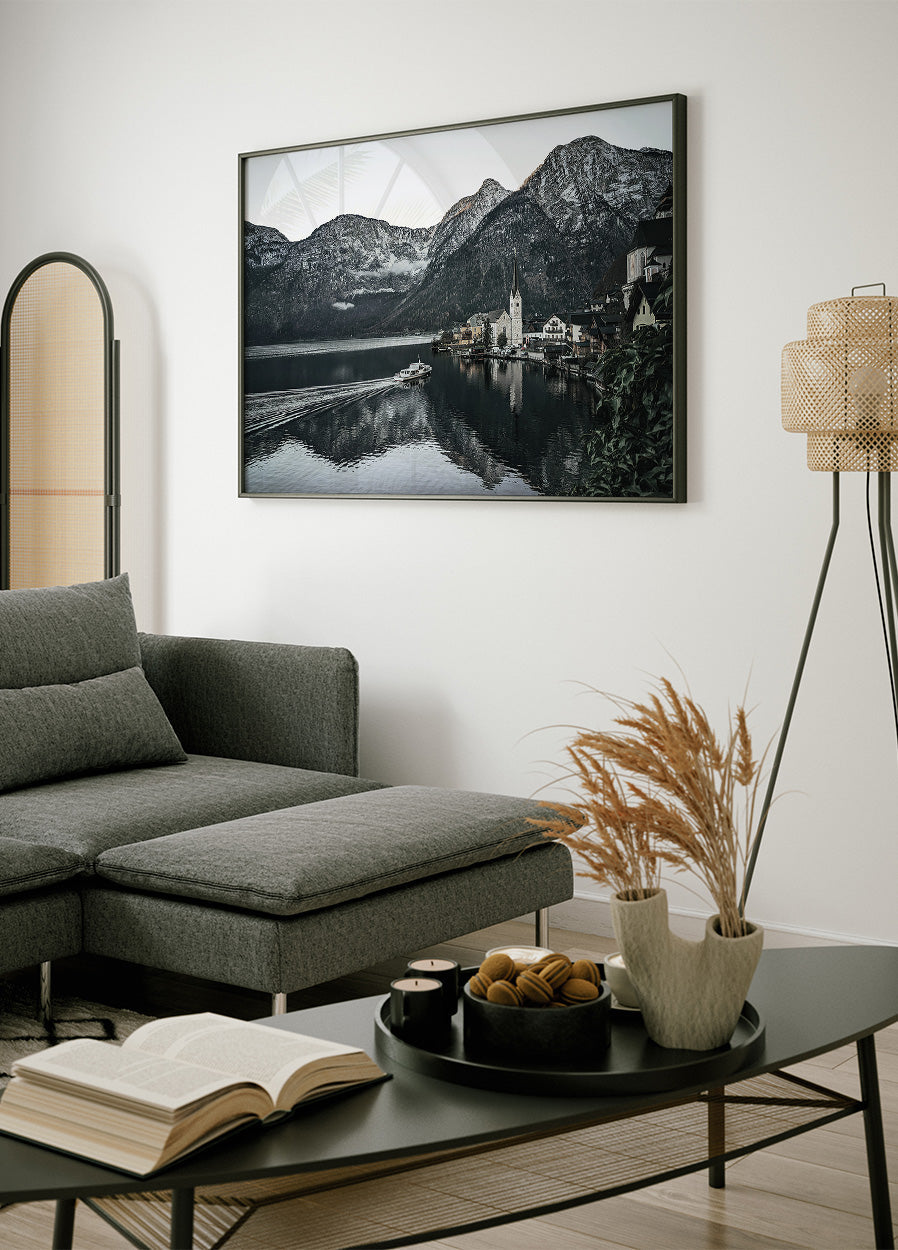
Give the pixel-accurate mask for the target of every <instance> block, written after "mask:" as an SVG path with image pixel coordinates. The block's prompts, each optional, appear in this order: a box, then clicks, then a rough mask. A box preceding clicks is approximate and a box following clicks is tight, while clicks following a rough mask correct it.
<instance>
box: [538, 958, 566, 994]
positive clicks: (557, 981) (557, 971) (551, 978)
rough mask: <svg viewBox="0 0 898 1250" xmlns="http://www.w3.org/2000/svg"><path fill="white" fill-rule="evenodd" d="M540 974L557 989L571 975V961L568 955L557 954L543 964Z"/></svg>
mask: <svg viewBox="0 0 898 1250" xmlns="http://www.w3.org/2000/svg"><path fill="white" fill-rule="evenodd" d="M539 975H540V976H541V977H542V979H543V980H544V981H547V982H548V983H549V985H551V987H552V989H553V990H557V989H558V987H559V986H560V985H563V984H564V983H565V981H566V980H567V979H568V977H569V976H570V975H571V961H570V960H569V959H568V957H567V955H556V956H555V958H554V959H550V960H549V962H548V963H546V964H543V966H542V967H541V968H540V969H539Z"/></svg>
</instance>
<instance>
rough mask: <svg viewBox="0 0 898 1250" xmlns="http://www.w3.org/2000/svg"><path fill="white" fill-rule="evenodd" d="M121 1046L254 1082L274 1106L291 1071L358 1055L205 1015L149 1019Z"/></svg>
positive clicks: (335, 1044)
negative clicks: (320, 1061)
mask: <svg viewBox="0 0 898 1250" xmlns="http://www.w3.org/2000/svg"><path fill="white" fill-rule="evenodd" d="M124 1047H125V1049H129V1048H130V1049H135V1050H140V1051H142V1052H145V1053H147V1054H155V1055H163V1056H165V1057H166V1058H168V1059H178V1060H182V1061H183V1062H186V1063H193V1064H198V1065H200V1066H202V1067H205V1068H211V1069H213V1070H215V1071H216V1072H222V1073H228V1074H229V1075H232V1076H241V1077H243V1078H244V1079H247V1080H253V1081H257V1082H258V1083H259V1084H260V1085H261V1086H263V1088H264V1089H266V1090H267V1092H268V1093H269V1095H270V1096H271V1100H272V1102H277V1100H278V1096H279V1094H280V1091H281V1088H282V1087H283V1085H284V1083H285V1082H286V1081H287V1080H288V1079H289V1077H290V1076H291V1075H292V1074H293V1073H294V1072H295V1071H296V1070H297V1069H299V1068H301V1067H305V1066H306V1065H308V1064H312V1063H314V1062H315V1061H316V1060H319V1059H332V1058H334V1057H335V1056H342V1055H358V1054H359V1053H360V1052H359V1051H358V1050H357V1048H356V1047H354V1046H343V1045H342V1044H340V1043H339V1042H327V1041H322V1040H321V1039H320V1038H317V1037H306V1036H304V1035H303V1034H300V1033H288V1032H286V1031H285V1030H283V1029H272V1028H268V1027H267V1026H266V1025H264V1024H256V1023H254V1022H253V1021H247V1020H233V1019H231V1018H230V1017H229V1016H220V1015H217V1014H216V1013H215V1012H211V1011H206V1012H199V1013H197V1014H196V1015H190V1016H175V1017H172V1018H170V1019H163V1020H153V1021H151V1022H150V1023H149V1024H144V1025H141V1027H140V1028H139V1029H137V1030H136V1031H135V1032H134V1033H132V1034H131V1036H130V1037H129V1038H128V1039H127V1041H126V1042H125V1043H124Z"/></svg>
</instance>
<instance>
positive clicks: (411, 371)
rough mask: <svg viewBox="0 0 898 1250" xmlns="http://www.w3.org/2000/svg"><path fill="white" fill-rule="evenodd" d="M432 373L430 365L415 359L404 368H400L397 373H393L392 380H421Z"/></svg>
mask: <svg viewBox="0 0 898 1250" xmlns="http://www.w3.org/2000/svg"><path fill="white" fill-rule="evenodd" d="M432 373H433V366H432V365H425V363H424V361H423V360H416V361H415V362H414V363H413V364H410V365H406V367H405V368H404V369H400V370H399V372H398V373H394V374H393V381H394V382H421V381H423V380H424V378H429V377H430V375H431V374H432Z"/></svg>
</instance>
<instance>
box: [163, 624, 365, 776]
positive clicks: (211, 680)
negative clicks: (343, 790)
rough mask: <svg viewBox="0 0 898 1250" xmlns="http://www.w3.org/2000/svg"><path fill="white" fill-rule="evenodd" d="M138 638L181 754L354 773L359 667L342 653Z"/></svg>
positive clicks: (206, 640)
mask: <svg viewBox="0 0 898 1250" xmlns="http://www.w3.org/2000/svg"><path fill="white" fill-rule="evenodd" d="M139 638H140V649H141V656H142V661H143V667H144V671H145V672H146V675H147V680H148V681H149V683H150V685H151V686H152V687H153V689H154V690H155V692H156V696H157V698H158V699H159V701H160V703H161V704H162V706H163V707H164V708H165V711H166V714H167V716H168V718H169V720H170V721H171V723H172V726H173V727H174V730H175V732H176V733H177V735H178V737H179V738H180V739H181V743H182V745H183V747H184V750H185V751H187V752H188V753H191V754H196V755H220V756H227V757H228V758H231V759H244V760H256V761H258V762H260V763H265V764H285V765H288V766H290V767H293V768H308V769H312V770H314V771H316V772H329V773H343V774H345V775H348V776H352V777H355V776H357V775H358V714H359V700H358V665H357V663H356V660H355V657H354V656H353V655H352V654H351V653H350V652H349V651H347V650H346V649H345V648H343V647H301V646H291V645H289V644H286V643H267V642H235V641H227V640H224V639H217V638H181V637H176V636H170V635H163V634H140V635H139Z"/></svg>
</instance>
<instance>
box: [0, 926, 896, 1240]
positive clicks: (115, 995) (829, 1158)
mask: <svg viewBox="0 0 898 1250" xmlns="http://www.w3.org/2000/svg"><path fill="white" fill-rule="evenodd" d="M522 941H526V942H530V941H532V932H531V930H530V928H529V926H524V925H522V924H506V925H499V926H496V927H494V928H492V929H487V930H483V931H481V932H479V933H475V934H469V935H467V936H466V937H464V938H460V939H458V940H457V941H456V942H454V943H452V944H449V945H444V946H440V947H435V948H433V949H432V950H430V951H428V953H429V954H437V953H439V954H441V955H445V956H448V957H451V958H453V959H457V960H458V961H459V963H461V964H462V965H463V966H464V965H471V964H474V963H477V962H479V959H480V958H481V957H482V955H483V952H484V951H485V950H486V949H488V948H489V947H491V946H497V945H504V944H507V943H520V942H522ZM551 943H552V946H553V947H554V948H555V949H556V950H562V951H565V952H567V953H568V954H572V955H590V956H593V957H601V956H602V955H604V954H607V953H608V951H609V950H610V949H611V943H610V942H606V941H605V940H604V939H602V938H597V937H595V936H594V935H591V934H582V933H572V932H567V931H563V930H559V929H555V930H553V932H552V937H551ZM404 967H405V961H404V960H402V961H392V962H389V963H385V964H381V965H378V966H377V967H375V968H370V969H366V970H365V971H364V972H362V973H358V974H357V975H354V976H352V977H344V978H341V979H340V980H339V981H334V982H330V983H328V984H327V985H323V986H316V987H315V988H314V989H312V990H307V991H303V992H301V993H298V994H291V995H290V998H289V1001H288V1009H289V1010H291V1011H295V1010H298V1009H300V1008H302V1007H311V1006H317V1005H318V1004H320V1003H325V1002H334V1001H339V1000H340V999H346V998H352V997H355V998H358V997H365V996H366V995H370V994H381V993H384V992H386V989H387V987H388V985H389V981H390V980H391V979H392V978H393V977H395V976H397V975H398V974H399V973H401V972H402V971H403V970H404ZM54 989H55V991H56V992H57V993H69V992H71V993H76V994H79V995H81V996H83V997H85V998H90V999H94V1000H99V1001H102V1002H107V1003H109V1004H110V1005H127V1006H129V1007H131V1008H132V1009H134V1010H137V1011H141V1012H145V1013H146V1014H148V1015H166V1014H173V1013H178V1012H183V1011H222V1012H225V1013H227V1014H230V1015H235V1016H240V1017H242V1018H244V1019H253V1018H257V1017H259V1016H264V1015H268V1014H269V1005H268V1000H267V998H266V997H265V996H264V995H260V994H253V993H248V992H243V991H240V990H234V989H233V988H230V987H226V986H212V985H209V984H208V983H205V982H198V981H192V980H189V979H187V978H175V977H169V976H165V975H163V974H160V973H153V972H140V973H138V974H137V975H135V970H134V969H133V968H132V967H130V966H123V965H116V964H115V963H113V962H112V961H99V960H93V961H90V960H80V959H79V960H70V961H65V962H63V963H62V964H60V965H58V966H56V970H55V975H54ZM877 1057H878V1061H879V1076H880V1084H881V1092H882V1103H883V1116H884V1120H885V1133H886V1149H887V1151H888V1155H889V1164H890V1169H889V1170H890V1175H891V1176H892V1177H894V1178H896V1179H898V1025H894V1026H892V1028H890V1029H887V1030H884V1031H882V1032H881V1033H879V1034H878V1035H877ZM792 1071H794V1072H796V1073H798V1074H799V1075H802V1076H805V1077H807V1078H808V1079H809V1080H814V1081H817V1082H819V1083H821V1084H824V1085H827V1086H829V1087H830V1088H833V1089H838V1090H841V1091H843V1092H845V1093H848V1094H852V1095H856V1093H857V1060H856V1055H855V1050H854V1047H846V1048H845V1049H844V1050H842V1051H834V1052H832V1053H831V1054H828V1055H824V1056H822V1057H821V1058H819V1059H816V1060H814V1061H813V1062H810V1063H804V1064H799V1065H797V1066H796V1067H795V1068H794V1069H792ZM891 1195H892V1210H893V1213H896V1214H898V1184H896V1183H895V1181H893V1183H892V1185H891ZM280 1210H281V1212H282V1214H281V1216H279V1214H278V1211H279V1209H278V1207H273V1208H269V1209H268V1210H267V1211H265V1212H264V1219H263V1218H262V1216H263V1213H261V1212H260V1213H259V1214H258V1215H257V1216H254V1217H252V1218H251V1219H250V1220H249V1221H248V1223H247V1224H246V1225H245V1226H244V1227H242V1228H241V1229H239V1230H238V1231H237V1233H236V1234H235V1235H234V1236H233V1238H232V1239H231V1240H229V1241H228V1242H227V1246H228V1247H230V1248H231V1250H315V1247H314V1244H311V1243H309V1242H308V1241H307V1240H304V1239H303V1236H302V1230H301V1229H299V1228H295V1227H290V1225H289V1221H288V1220H287V1218H286V1212H285V1209H284V1208H281V1209H280ZM51 1229H52V1204H50V1203H35V1204H33V1205H30V1206H19V1207H12V1208H9V1209H7V1210H5V1211H0V1250H45V1248H46V1247H48V1246H49V1245H50V1236H51ZM896 1231H898V1226H896ZM127 1244H128V1243H127V1242H125V1241H124V1240H123V1238H121V1237H120V1236H119V1234H118V1233H116V1232H115V1231H114V1230H113V1229H111V1228H110V1227H109V1226H108V1225H106V1224H105V1223H104V1222H103V1221H102V1220H101V1219H100V1218H99V1217H97V1216H95V1215H94V1214H93V1213H92V1212H90V1211H88V1210H86V1209H85V1208H84V1207H82V1206H80V1205H79V1208H78V1216H77V1220H76V1234H75V1241H74V1245H73V1250H126V1247H127ZM873 1244H874V1242H873V1225H872V1220H871V1218H870V1194H869V1189H868V1186H867V1171H866V1155H865V1149H864V1134H863V1123H862V1119H861V1117H860V1116H852V1117H850V1118H849V1119H847V1120H842V1121H840V1122H838V1123H837V1124H835V1125H832V1126H830V1127H828V1128H824V1129H817V1130H815V1131H813V1132H810V1133H807V1134H805V1135H803V1136H801V1137H795V1138H792V1139H790V1140H789V1141H786V1142H782V1143H781V1144H780V1145H778V1146H775V1147H771V1148H769V1149H767V1150H763V1151H758V1152H757V1153H755V1154H753V1155H750V1156H748V1157H747V1158H744V1159H740V1160H737V1161H736V1162H734V1163H731V1164H730V1165H729V1166H728V1168H727V1184H726V1188H725V1189H723V1190H713V1189H710V1188H709V1186H708V1183H707V1175H706V1174H704V1173H696V1174H695V1175H693V1176H687V1177H684V1178H682V1179H680V1180H677V1181H671V1182H667V1183H664V1184H660V1185H654V1186H652V1187H650V1188H648V1189H643V1190H639V1191H637V1192H636V1193H633V1194H628V1195H626V1196H624V1197H620V1198H610V1199H606V1200H605V1201H603V1202H595V1203H590V1204H587V1205H584V1206H581V1207H574V1208H572V1209H570V1210H568V1211H563V1212H560V1213H558V1214H556V1215H552V1216H547V1217H543V1218H541V1219H534V1220H524V1221H521V1222H519V1223H517V1224H512V1225H507V1226H505V1227H503V1228H497V1229H489V1230H486V1231H484V1232H479V1233H467V1234H465V1235H463V1236H455V1237H448V1238H444V1239H442V1240H439V1241H429V1242H422V1243H421V1246H422V1250H618V1248H620V1247H626V1248H628V1250H777V1248H780V1250H785V1248H787V1247H788V1248H792V1247H802V1248H803V1250H867V1248H868V1247H870V1248H872V1247H873Z"/></svg>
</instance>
